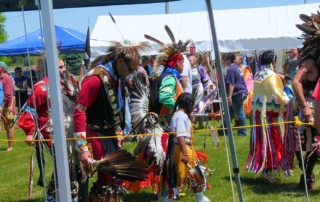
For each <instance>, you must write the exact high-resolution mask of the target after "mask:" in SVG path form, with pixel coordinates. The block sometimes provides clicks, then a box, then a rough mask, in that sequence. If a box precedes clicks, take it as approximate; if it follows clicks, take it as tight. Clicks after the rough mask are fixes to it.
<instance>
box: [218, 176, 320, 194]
mask: <svg viewBox="0 0 320 202" xmlns="http://www.w3.org/2000/svg"><path fill="white" fill-rule="evenodd" d="M224 179H225V180H228V181H229V180H230V178H229V177H225V178H224ZM276 179H277V178H276ZM233 180H234V182H235V178H233ZM241 184H242V185H244V186H246V187H247V189H251V190H252V192H254V193H257V194H261V195H263V194H265V195H267V194H279V193H284V192H286V193H290V195H292V196H296V197H299V196H303V195H305V189H301V188H300V187H299V186H298V182H296V183H292V182H290V183H288V182H287V183H282V182H274V183H270V182H269V181H268V180H266V179H263V178H258V177H257V178H252V177H241ZM309 193H310V194H313V195H317V194H320V190H319V189H317V188H316V189H315V190H312V191H309Z"/></svg>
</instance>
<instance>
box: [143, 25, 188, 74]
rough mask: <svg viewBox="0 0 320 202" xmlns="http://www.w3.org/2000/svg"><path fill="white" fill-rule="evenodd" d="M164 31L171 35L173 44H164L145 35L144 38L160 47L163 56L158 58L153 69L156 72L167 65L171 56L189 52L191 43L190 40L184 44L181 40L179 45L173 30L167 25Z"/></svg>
mask: <svg viewBox="0 0 320 202" xmlns="http://www.w3.org/2000/svg"><path fill="white" fill-rule="evenodd" d="M164 29H165V30H166V32H167V34H168V35H169V37H170V39H171V41H172V44H164V43H163V42H162V41H160V40H158V39H156V38H154V37H152V36H149V35H147V34H145V35H144V37H145V38H146V39H148V40H150V41H153V42H155V43H157V44H159V45H160V52H161V54H160V55H158V56H157V57H156V60H155V63H154V67H153V68H154V69H155V72H157V69H158V68H159V66H160V65H163V66H166V65H167V61H168V58H169V57H170V56H171V55H173V54H176V53H181V52H185V51H186V50H187V46H188V44H189V43H190V42H191V39H189V40H187V41H186V42H182V41H181V40H179V41H178V43H177V42H176V39H175V37H174V35H173V33H172V31H171V29H170V28H169V27H168V26H167V25H165V26H164Z"/></svg>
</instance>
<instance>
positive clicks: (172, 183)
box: [162, 126, 209, 198]
mask: <svg viewBox="0 0 320 202" xmlns="http://www.w3.org/2000/svg"><path fill="white" fill-rule="evenodd" d="M172 138H173V137H172V136H171V137H170V138H169V144H170V142H171V143H172V142H173V141H172ZM193 139H194V133H193V130H192V126H191V139H190V144H187V145H186V148H187V152H188V163H187V164H185V163H183V162H182V161H181V158H182V151H181V148H180V146H179V145H178V144H176V145H171V147H170V145H169V146H168V147H169V149H168V153H169V154H168V158H167V160H166V163H165V168H164V175H163V178H164V179H163V181H164V183H163V190H162V194H163V196H164V197H167V198H172V197H173V195H174V193H175V191H174V190H173V188H177V189H178V192H179V191H181V190H184V189H186V188H191V189H192V190H193V192H195V193H198V192H202V191H204V190H205V189H206V188H209V185H208V184H207V182H206V179H205V176H204V174H203V170H202V168H201V166H200V160H199V157H200V158H201V159H202V161H206V160H207V158H208V157H207V155H206V154H205V153H202V152H198V151H196V150H195V149H194V148H193ZM170 148H171V149H170Z"/></svg>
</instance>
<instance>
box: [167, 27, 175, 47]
mask: <svg viewBox="0 0 320 202" xmlns="http://www.w3.org/2000/svg"><path fill="white" fill-rule="evenodd" d="M164 29H165V30H166V32H167V34H168V35H169V37H170V39H171V41H172V43H173V44H175V43H176V39H175V38H174V35H173V33H172V31H171V29H170V27H169V26H168V25H165V26H164Z"/></svg>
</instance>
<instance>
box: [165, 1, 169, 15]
mask: <svg viewBox="0 0 320 202" xmlns="http://www.w3.org/2000/svg"><path fill="white" fill-rule="evenodd" d="M165 9H166V10H165V11H166V14H169V2H166V8H165Z"/></svg>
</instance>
